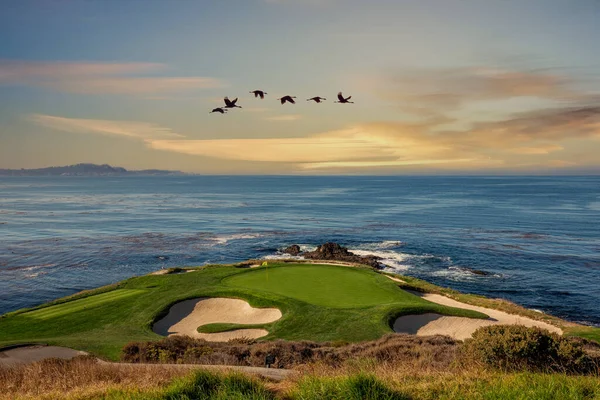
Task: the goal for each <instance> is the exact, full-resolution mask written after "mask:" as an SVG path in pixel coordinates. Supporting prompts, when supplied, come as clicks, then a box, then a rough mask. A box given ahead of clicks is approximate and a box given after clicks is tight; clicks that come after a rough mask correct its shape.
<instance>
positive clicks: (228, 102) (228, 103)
mask: <svg viewBox="0 0 600 400" xmlns="http://www.w3.org/2000/svg"><path fill="white" fill-rule="evenodd" d="M223 100H224V101H225V104H226V105H228V106H230V105H231V104H233V103H231V100H229V97H227V96H225V98H224V99H223Z"/></svg>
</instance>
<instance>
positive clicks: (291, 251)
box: [282, 244, 300, 256]
mask: <svg viewBox="0 0 600 400" xmlns="http://www.w3.org/2000/svg"><path fill="white" fill-rule="evenodd" d="M282 253H285V254H289V255H291V256H297V255H298V254H300V246H298V245H297V244H293V245H291V246H290V247H287V248H285V249H283V251H282Z"/></svg>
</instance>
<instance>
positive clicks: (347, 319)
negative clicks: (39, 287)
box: [0, 264, 486, 360]
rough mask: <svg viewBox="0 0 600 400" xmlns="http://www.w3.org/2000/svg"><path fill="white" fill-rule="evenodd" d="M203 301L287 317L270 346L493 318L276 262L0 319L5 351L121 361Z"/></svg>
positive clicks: (355, 276) (378, 278)
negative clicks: (452, 318) (417, 317)
mask: <svg viewBox="0 0 600 400" xmlns="http://www.w3.org/2000/svg"><path fill="white" fill-rule="evenodd" d="M267 268H268V270H267ZM267 274H268V279H267ZM196 297H232V298H241V299H244V300H247V301H248V302H249V303H250V304H251V305H252V306H253V307H276V308H279V309H280V310H281V311H282V314H283V317H282V318H281V319H280V320H278V321H275V322H272V323H269V324H264V325H261V326H260V327H264V328H265V329H267V330H268V331H269V335H268V336H267V337H266V338H265V339H266V340H268V339H275V338H282V339H289V340H314V341H348V342H356V341H362V340H374V339H377V338H379V337H381V336H382V335H384V334H386V333H389V332H391V328H390V323H391V322H392V321H393V320H394V319H395V318H396V317H397V316H400V315H405V314H418V313H425V312H435V313H440V314H446V315H457V316H467V317H473V318H485V317H486V316H485V315H483V314H481V313H477V312H475V311H470V310H463V309H457V308H450V307H444V306H440V305H437V304H434V303H430V302H428V301H425V300H423V299H421V298H419V297H418V296H414V295H412V294H410V293H408V292H405V291H403V290H401V289H399V288H398V287H397V285H396V284H395V283H394V282H392V281H391V280H389V279H387V278H386V277H385V276H383V275H381V274H378V273H376V272H374V271H372V270H370V269H366V268H364V269H363V268H350V267H334V266H323V265H311V266H307V265H294V264H274V265H269V266H268V267H260V268H256V269H252V270H250V269H248V268H236V267H235V266H209V267H203V268H201V269H198V270H197V271H194V272H191V273H186V274H169V275H147V276H142V277H136V278H130V279H127V280H125V281H122V282H120V283H118V284H116V285H111V286H109V287H104V288H99V289H97V290H92V291H87V292H85V293H82V294H80V295H76V296H71V297H69V298H65V299H60V300H58V301H54V302H52V303H49V304H48V305H44V306H40V307H36V308H35V309H29V310H19V311H16V312H12V313H10V314H6V315H4V316H2V317H0V347H3V346H7V345H14V344H19V343H47V344H51V345H60V346H66V347H71V348H75V349H79V350H84V351H88V352H91V353H92V354H95V355H97V356H100V357H103V358H107V359H111V360H118V359H119V357H120V350H121V348H122V347H123V346H124V345H125V344H127V343H129V342H134V341H148V340H158V339H160V338H161V336H159V335H157V334H155V333H154V332H152V330H151V326H152V323H153V321H155V320H156V319H157V318H158V317H160V316H161V315H164V314H165V313H166V312H167V311H168V309H169V307H170V306H171V305H172V304H174V303H176V302H178V301H181V300H186V299H190V298H196ZM238 327H244V326H238ZM252 327H257V326H254V325H253V326H252ZM225 328H226V329H232V327H231V326H229V327H225ZM208 329H224V327H223V326H217V327H215V326H213V327H208Z"/></svg>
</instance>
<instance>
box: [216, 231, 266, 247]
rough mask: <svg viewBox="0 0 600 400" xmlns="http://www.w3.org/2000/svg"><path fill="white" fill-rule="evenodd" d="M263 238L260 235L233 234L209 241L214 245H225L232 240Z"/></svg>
mask: <svg viewBox="0 0 600 400" xmlns="http://www.w3.org/2000/svg"><path fill="white" fill-rule="evenodd" d="M263 236H265V235H264V234H262V233H234V234H231V235H222V236H215V237H213V238H210V239H209V240H212V241H214V242H216V244H227V243H228V242H230V241H232V240H244V239H257V238H260V237H263Z"/></svg>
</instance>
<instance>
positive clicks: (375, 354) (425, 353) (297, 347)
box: [122, 334, 460, 369]
mask: <svg viewBox="0 0 600 400" xmlns="http://www.w3.org/2000/svg"><path fill="white" fill-rule="evenodd" d="M459 346H460V344H459V342H457V341H455V340H454V339H451V338H449V337H445V336H431V337H417V336H413V335H403V334H389V335H386V336H384V337H382V338H381V339H378V340H373V341H368V342H361V343H352V344H346V343H331V342H329V343H316V342H309V341H299V342H292V341H284V340H275V341H269V342H258V343H253V342H244V341H239V340H238V341H231V342H228V343H219V342H207V341H205V340H202V339H193V338H190V337H184V336H171V337H168V338H165V339H162V340H160V341H157V342H141V343H130V344H129V345H127V346H125V348H124V349H123V355H122V360H123V361H126V362H134V363H183V364H214V365H218V364H222V365H242V366H254V367H262V366H264V363H265V358H266V356H267V354H270V355H272V356H274V357H275V362H274V363H273V367H275V368H288V369H289V368H295V367H297V366H299V365H304V364H308V363H314V362H321V363H324V364H326V365H329V366H333V367H338V366H340V365H341V364H343V363H345V362H346V361H347V360H353V359H373V360H376V361H377V362H395V363H401V364H410V365H412V366H413V367H415V368H421V367H425V366H427V367H431V368H436V369H445V368H448V367H449V365H450V364H451V363H452V362H453V361H454V359H455V358H456V355H457V351H458V347H459Z"/></svg>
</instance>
